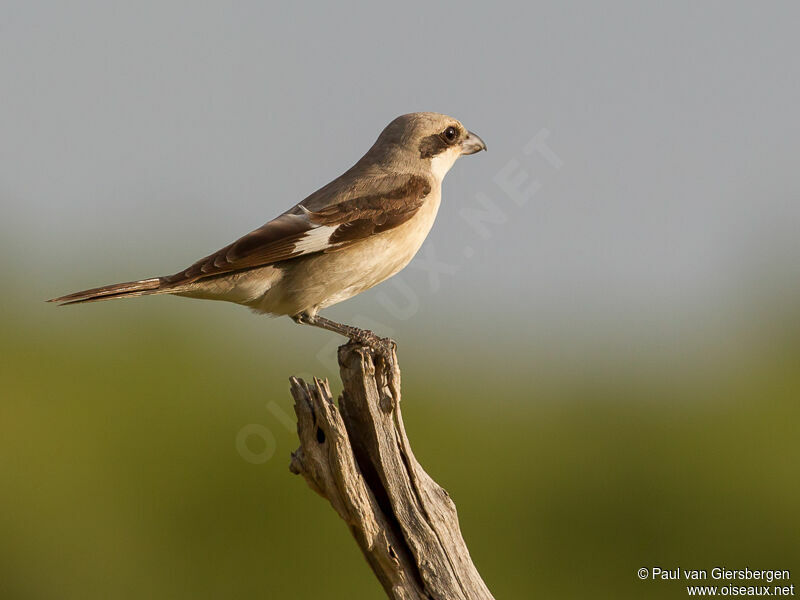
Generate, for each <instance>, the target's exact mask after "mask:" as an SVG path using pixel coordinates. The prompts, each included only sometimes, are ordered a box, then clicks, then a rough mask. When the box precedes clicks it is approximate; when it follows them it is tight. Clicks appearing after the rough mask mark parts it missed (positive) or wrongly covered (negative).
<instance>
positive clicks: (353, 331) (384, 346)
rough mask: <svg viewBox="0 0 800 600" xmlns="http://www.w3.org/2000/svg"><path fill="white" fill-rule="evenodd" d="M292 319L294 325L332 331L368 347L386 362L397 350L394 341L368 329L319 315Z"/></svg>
mask: <svg viewBox="0 0 800 600" xmlns="http://www.w3.org/2000/svg"><path fill="white" fill-rule="evenodd" d="M292 319H293V320H294V321H295V322H296V323H302V324H305V325H314V326H315V327H320V328H322V329H327V330H328V331H333V332H334V333H338V334H339V335H343V336H344V337H346V338H348V339H349V340H350V341H351V342H354V343H357V344H363V345H365V346H369V347H370V348H371V349H372V350H373V351H375V352H376V353H378V354H379V355H380V356H381V357H383V358H385V359H386V360H387V361H390V360H391V358H392V356H393V354H394V352H395V351H396V350H397V344H396V343H395V341H394V340H392V339H389V338H382V337H380V336H379V335H377V334H376V333H374V332H372V331H370V330H369V329H361V328H359V327H353V326H352V325H345V324H343V323H337V322H336V321H331V320H330V319H326V318H325V317H321V316H320V315H313V316H312V315H308V314H305V313H300V314H298V315H294V316H293V317H292Z"/></svg>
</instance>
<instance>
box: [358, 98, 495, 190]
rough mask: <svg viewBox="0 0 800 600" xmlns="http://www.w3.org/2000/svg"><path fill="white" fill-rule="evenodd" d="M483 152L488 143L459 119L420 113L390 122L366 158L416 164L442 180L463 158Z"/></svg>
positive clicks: (403, 116) (438, 114)
mask: <svg viewBox="0 0 800 600" xmlns="http://www.w3.org/2000/svg"><path fill="white" fill-rule="evenodd" d="M480 150H486V144H485V143H484V142H483V140H482V139H481V138H480V137H478V136H477V135H476V134H474V133H472V132H471V131H468V130H467V128H466V127H464V125H462V124H461V121H459V120H458V119H454V118H453V117H448V116H447V115H443V114H440V113H432V112H418V113H409V114H407V115H402V116H400V117H397V118H396V119H395V120H394V121H392V122H391V123H389V125H387V126H386V129H384V130H383V131H382V132H381V134H380V136H378V140H377V141H376V142H375V145H374V146H373V147H372V148H371V149H370V151H369V153H368V154H367V156H370V155H372V157H373V158H376V159H378V160H381V161H384V160H391V161H394V162H403V163H405V164H407V165H409V166H411V165H417V166H419V167H420V168H421V169H424V170H429V172H430V173H431V174H432V175H433V176H434V177H435V178H436V179H438V180H439V181H441V180H442V178H443V177H444V176H445V174H446V173H447V171H449V170H450V167H452V166H453V163H455V162H456V160H457V159H458V158H459V157H460V156H463V155H466V154H475V153H476V152H479V151H480Z"/></svg>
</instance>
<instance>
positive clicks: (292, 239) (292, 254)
mask: <svg viewBox="0 0 800 600" xmlns="http://www.w3.org/2000/svg"><path fill="white" fill-rule="evenodd" d="M343 179H344V178H343V177H342V178H339V179H338V180H334V181H333V182H331V183H330V184H328V185H327V186H325V187H324V188H322V189H320V190H319V191H317V192H315V193H314V194H312V195H311V196H309V197H308V198H306V199H305V200H304V201H303V202H301V203H300V204H298V205H297V206H295V207H294V208H293V209H291V210H290V211H288V212H286V213H284V214H282V215H281V216H279V217H277V218H276V219H273V220H272V221H270V222H269V223H266V224H265V225H263V226H262V227H259V228H258V229H256V230H255V231H252V232H250V233H248V234H247V235H245V236H244V237H242V238H239V239H238V240H237V241H235V242H233V243H232V244H230V245H228V246H225V247H224V248H222V249H221V250H219V251H217V252H215V253H214V254H211V255H209V256H206V257H205V258H202V259H201V260H199V261H197V262H196V263H194V264H193V265H192V266H190V267H189V268H188V269H185V270H183V271H180V272H179V273H176V274H175V275H171V276H168V277H164V278H162V281H163V282H164V284H165V285H166V286H169V287H172V286H179V285H182V284H186V283H189V282H192V281H196V280H198V279H202V278H205V277H213V276H216V275H221V274H224V273H230V272H233V271H240V270H244V269H252V268H255V267H261V266H267V265H271V264H275V263H278V262H282V261H285V260H290V259H292V258H296V257H298V256H302V255H305V254H309V253H316V252H325V251H328V250H335V249H338V248H341V247H342V246H344V245H346V244H349V243H353V242H356V241H358V240H360V239H364V238H365V237H368V236H369V235H372V234H374V233H379V232H381V231H386V230H387V229H391V228H393V227H397V226H398V225H400V224H401V223H404V222H405V221H407V220H408V219H410V218H411V217H413V216H414V214H415V213H416V211H417V210H418V209H419V207H420V206H422V203H423V201H424V198H425V196H427V195H428V194H429V193H430V190H431V186H430V183H429V182H428V181H427V179H425V178H424V177H421V176H417V175H405V176H381V177H375V178H370V179H368V180H366V182H365V181H364V180H363V179H361V180H360V184H359V185H358V186H350V187H345V186H344V181H342V180H343ZM365 183H366V184H365ZM320 206H321V208H318V209H316V210H313V209H310V208H308V207H315V208H316V207H320ZM336 226H338V227H336ZM319 227H328V228H330V227H336V229H335V230H334V231H333V232H332V233H331V234H330V237H329V238H328V239H326V240H324V243H323V244H322V245H320V246H319V247H317V246H314V245H308V244H305V245H304V244H302V243H301V242H303V240H304V239H307V238H308V236H309V235H312V234H313V230H315V229H317V228H319ZM326 231H327V230H326ZM299 243H300V244H299Z"/></svg>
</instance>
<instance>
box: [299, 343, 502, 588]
mask: <svg viewBox="0 0 800 600" xmlns="http://www.w3.org/2000/svg"><path fill="white" fill-rule="evenodd" d="M339 367H340V372H341V377H342V383H343V384H344V391H343V392H342V396H341V397H340V399H339V406H338V408H337V406H336V404H335V402H334V401H333V398H332V397H331V392H330V388H329V386H328V382H327V381H322V380H319V379H316V378H315V379H314V382H313V383H312V384H309V383H306V382H304V381H303V380H301V379H297V378H295V377H292V378H291V380H290V381H291V392H292V396H293V397H294V401H295V406H294V408H295V412H296V413H297V433H298V436H299V437H300V448H298V449H297V451H296V452H294V453H293V454H292V462H291V465H290V469H291V470H292V472H293V473H297V474H300V475H302V476H303V477H304V478H305V480H306V481H307V482H308V485H309V486H310V487H311V489H313V490H314V491H315V492H317V493H318V494H320V495H321V496H322V497H324V498H327V499H328V501H329V502H330V503H331V505H332V506H333V508H334V509H335V510H336V512H337V513H338V515H339V516H340V517H341V518H342V519H343V520H344V522H345V523H347V526H348V527H349V528H350V532H351V533H352V534H353V537H354V538H355V540H356V542H357V543H358V545H359V547H360V548H361V550H362V552H363V553H364V556H365V557H366V559H367V562H368V563H369V565H370V567H371V568H372V570H373V571H374V573H375V575H376V576H377V577H378V579H379V580H380V582H381V585H383V588H384V589H385V590H386V593H387V595H388V596H389V597H390V598H395V599H398V600H400V599H402V600H411V599H414V600H416V599H421V600H430V599H435V600H477V599H482V600H483V599H492V598H493V597H492V594H491V593H490V592H489V590H488V588H487V587H486V585H485V584H484V582H483V580H482V579H481V576H480V575H479V574H478V571H477V569H476V568H475V565H473V564H472V560H471V559H470V556H469V551H468V550H467V545H466V544H465V543H464V539H463V538H462V537H461V531H460V529H459V526H458V516H457V514H456V506H455V504H454V503H453V501H452V500H451V499H450V496H449V495H448V493H447V492H446V491H445V490H444V489H443V488H442V487H440V486H439V485H438V484H437V483H436V482H435V481H434V480H433V479H431V478H430V476H428V474H427V473H426V472H425V471H424V470H423V469H422V467H421V466H420V464H419V463H418V462H417V460H416V458H414V453H413V452H412V451H411V445H410V444H409V442H408V437H407V436H406V432H405V427H404V425H403V417H402V414H401V411H400V368H399V366H398V364H397V355H396V353H393V354H392V357H391V358H389V359H386V358H384V357H382V356H376V354H375V353H374V352H373V351H372V350H371V349H370V348H368V347H366V346H363V345H360V344H354V343H349V344H346V345H344V346H341V347H340V348H339Z"/></svg>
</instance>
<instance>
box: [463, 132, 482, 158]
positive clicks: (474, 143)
mask: <svg viewBox="0 0 800 600" xmlns="http://www.w3.org/2000/svg"><path fill="white" fill-rule="evenodd" d="M481 150H486V144H485V143H484V141H483V140H482V139H481V138H480V137H478V135H477V134H475V133H472V132H471V131H468V132H467V137H465V138H464V141H463V142H461V154H462V155H465V154H475V153H476V152H480V151H481Z"/></svg>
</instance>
